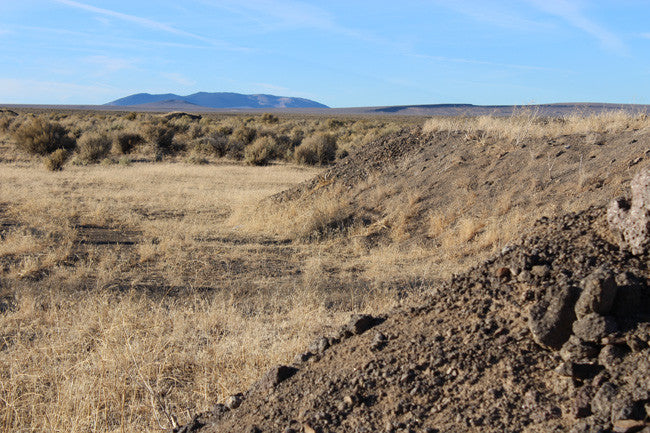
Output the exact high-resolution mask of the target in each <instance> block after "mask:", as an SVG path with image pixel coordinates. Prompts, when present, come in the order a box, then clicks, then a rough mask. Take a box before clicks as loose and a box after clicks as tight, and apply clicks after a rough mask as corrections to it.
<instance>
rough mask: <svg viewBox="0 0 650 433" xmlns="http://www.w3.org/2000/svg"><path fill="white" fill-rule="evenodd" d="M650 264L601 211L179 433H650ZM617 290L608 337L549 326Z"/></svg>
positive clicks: (546, 228)
mask: <svg viewBox="0 0 650 433" xmlns="http://www.w3.org/2000/svg"><path fill="white" fill-rule="evenodd" d="M649 258H650V257H649V256H648V254H647V252H646V253H644V254H642V255H639V256H633V255H631V254H630V253H629V252H626V251H622V250H621V249H620V248H619V247H618V245H616V242H615V240H614V239H613V237H612V235H611V234H610V232H609V230H608V228H607V223H606V221H605V212H604V210H603V209H602V208H592V209H589V210H587V211H584V212H582V213H579V214H571V215H566V216H564V217H561V218H556V219H553V220H541V221H539V222H538V223H537V224H536V226H535V227H534V228H533V230H532V234H531V235H530V236H528V237H526V238H525V239H524V240H523V241H522V242H521V243H519V244H518V245H516V246H512V247H508V248H506V250H504V251H503V252H502V253H501V254H499V255H498V256H496V257H494V258H493V259H491V260H488V261H486V262H484V263H482V264H481V265H480V266H478V267H475V268H473V269H471V270H469V271H467V272H465V273H463V274H461V275H457V276H455V277H454V278H453V279H452V280H451V281H449V282H447V283H446V284H443V285H441V286H440V287H437V288H436V289H435V290H434V291H433V292H432V293H431V294H430V295H429V297H428V299H427V300H426V302H425V303H423V304H421V305H419V306H417V307H409V308H403V309H400V310H397V311H393V312H391V313H390V314H388V315H387V316H386V317H379V318H368V317H361V318H359V317H357V318H353V320H352V322H351V323H350V324H349V325H348V326H347V327H345V328H343V329H342V330H341V331H340V332H338V333H337V334H336V335H333V336H328V337H323V338H322V339H319V340H317V341H315V342H314V344H312V345H311V346H310V348H309V351H307V352H306V353H304V354H302V355H299V356H298V357H297V358H296V360H295V364H293V365H291V366H284V367H282V368H277V369H275V370H272V371H271V372H269V373H268V374H267V375H266V376H265V377H264V378H263V379H262V380H261V381H260V382H258V383H257V384H256V385H255V386H253V387H252V388H251V389H250V390H249V391H248V392H247V393H245V394H244V395H239V396H234V397H231V398H230V399H229V400H228V401H227V404H228V405H229V406H230V408H232V410H229V408H228V407H226V406H224V405H217V406H216V407H215V408H214V410H213V411H211V412H208V413H204V414H202V415H200V416H197V417H196V418H195V419H194V420H193V422H192V423H190V424H189V425H187V426H185V427H183V429H181V430H180V431H184V432H188V431H200V432H202V433H208V432H246V433H250V432H287V433H288V432H314V431H316V432H317V431H322V432H327V431H337V432H339V431H340V432H379V431H385V432H452V431H476V432H520V431H526V432H552V431H558V432H560V431H561V432H564V431H571V432H576V433H577V432H596V431H612V429H614V431H623V432H633V431H640V430H641V429H642V428H645V429H646V430H644V431H648V430H650V427H646V426H650V423H648V422H647V421H648V416H649V414H648V411H649V410H650V347H649V345H648V344H649V341H650V289H649V287H648V278H649V277H650V273H649V271H648V267H647V264H648V259H649ZM608 279H610V280H611V279H613V281H614V283H613V284H615V285H616V287H617V294H616V297H615V301H614V304H613V306H611V311H608V312H607V313H606V314H607V316H598V317H599V318H604V319H603V320H605V319H606V322H607V326H605V327H602V329H601V328H599V327H598V324H593V323H592V324H591V325H589V324H587V326H585V324H584V322H585V320H583V319H580V320H576V317H575V315H573V314H568V315H564V316H563V315H562V314H559V315H556V316H553V314H551V313H552V312H553V311H560V310H563V309H564V310H565V311H566V310H567V308H565V307H566V306H568V307H569V308H568V310H570V311H573V309H574V308H576V307H575V305H576V303H578V304H579V302H577V299H578V298H579V297H580V295H581V293H582V292H585V291H587V290H588V289H587V287H591V286H593V285H594V281H596V282H597V283H598V282H599V283H598V284H600V283H602V284H604V285H606V284H609V283H611V282H612V281H609V280H608ZM590 281H591V283H590ZM603 281H609V283H607V282H603ZM558 300H560V301H561V303H563V305H562V306H560V308H554V307H553V305H552V304H554V303H555V304H557V302H560V301H558ZM576 310H577V308H576ZM535 311H544V312H550V313H549V314H546V316H544V315H542V317H538V316H536V313H535ZM549 315H550V316H553V317H549ZM592 316H593V314H592ZM588 317H591V316H588ZM549 323H550V325H549ZM544 326H546V328H544ZM540 328H542V330H540ZM551 328H552V329H551ZM549 329H551V330H550V331H549ZM540 339H541V340H543V341H544V342H543V343H542V344H540ZM560 348H561V349H560ZM285 379H286V380H285Z"/></svg>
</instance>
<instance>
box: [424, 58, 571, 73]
mask: <svg viewBox="0 0 650 433" xmlns="http://www.w3.org/2000/svg"><path fill="white" fill-rule="evenodd" d="M413 57H416V58H420V59H426V60H435V61H439V62H446V63H466V64H471V65H485V66H498V67H502V68H510V69H523V70H530V71H553V72H563V73H573V72H572V71H569V70H566V69H557V68H548V67H544V66H532V65H519V64H515V63H498V62H490V61H486V60H476V59H463V58H458V57H445V56H432V55H427V54H414V55H413Z"/></svg>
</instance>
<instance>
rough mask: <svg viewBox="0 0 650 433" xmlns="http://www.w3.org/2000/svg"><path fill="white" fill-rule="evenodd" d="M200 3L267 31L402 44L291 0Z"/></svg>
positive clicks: (313, 7)
mask: <svg viewBox="0 0 650 433" xmlns="http://www.w3.org/2000/svg"><path fill="white" fill-rule="evenodd" d="M203 3H204V4H208V5H210V6H213V7H217V8H220V9H224V10H227V11H229V12H232V13H236V14H238V15H241V16H243V17H244V18H245V19H246V20H247V21H250V22H252V23H255V26H256V28H258V29H259V28H262V29H266V30H267V31H272V30H277V29H287V28H289V29H317V30H322V31H324V32H328V33H331V34H337V35H342V36H346V37H350V38H353V39H357V40H360V41H364V42H369V43H374V44H377V45H380V46H385V47H389V48H394V49H396V50H403V49H404V47H403V46H401V45H400V44H397V43H395V42H394V41H392V40H389V39H386V38H382V37H380V36H378V35H376V34H374V33H372V32H368V31H365V30H361V29H356V28H350V27H346V26H343V25H340V24H339V23H337V21H336V19H335V17H334V16H333V15H332V14H331V13H330V12H328V11H327V10H325V9H323V8H321V7H318V6H314V5H312V4H308V3H305V2H302V1H295V0H247V1H243V2H242V1H234V0H219V1H214V0H204V1H203Z"/></svg>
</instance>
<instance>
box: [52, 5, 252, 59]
mask: <svg viewBox="0 0 650 433" xmlns="http://www.w3.org/2000/svg"><path fill="white" fill-rule="evenodd" d="M54 1H56V2H57V3H61V4H64V5H66V6H69V7H72V8H76V9H81V10H84V11H87V12H92V13H95V14H99V15H102V16H107V17H111V18H115V19H118V20H120V21H125V22H130V23H133V24H137V25H138V26H140V27H145V28H148V29H152V30H157V31H161V32H165V33H169V34H172V35H176V36H183V37H186V38H190V39H195V40H198V41H202V42H205V43H207V44H210V45H212V46H214V47H217V48H221V49H226V50H233V51H247V50H248V49H247V48H244V47H239V46H236V45H232V44H230V43H228V42H224V41H220V40H216V39H212V38H207V37H205V36H201V35H198V34H196V33H191V32H187V31H185V30H181V29H178V28H176V27H173V26H170V25H167V24H164V23H160V22H158V21H154V20H150V19H148V18H143V17H138V16H135V15H129V14H125V13H122V12H117V11H113V10H110V9H104V8H98V7H96V6H92V5H89V4H86V3H81V2H77V1H74V0H54Z"/></svg>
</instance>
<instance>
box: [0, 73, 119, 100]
mask: <svg viewBox="0 0 650 433" xmlns="http://www.w3.org/2000/svg"><path fill="white" fill-rule="evenodd" d="M116 90H117V89H115V88H114V87H110V86H105V85H101V84H88V85H84V84H75V83H68V82H60V81H46V80H33V79H16V78H0V95H2V96H1V97H2V101H0V102H3V103H14V104H44V103H48V102H47V101H59V102H60V103H69V104H75V103H77V104H79V103H84V104H87V103H90V104H92V103H95V104H101V103H103V102H102V101H104V100H105V99H108V98H109V97H110V96H112V95H115V94H118V93H119V91H116Z"/></svg>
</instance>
